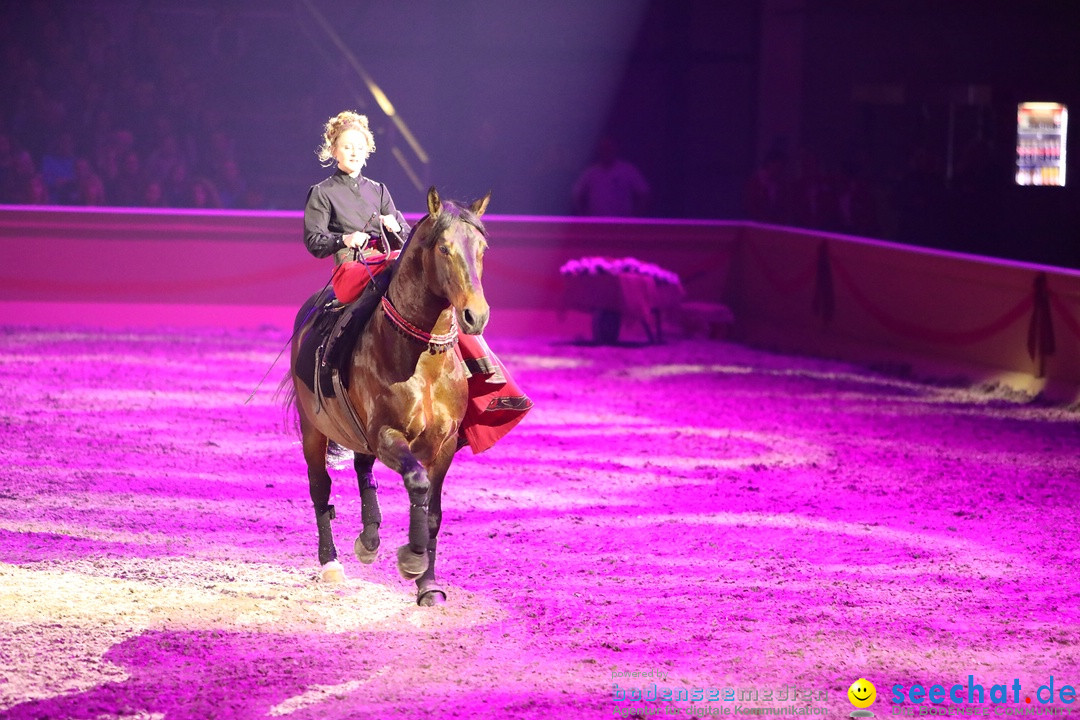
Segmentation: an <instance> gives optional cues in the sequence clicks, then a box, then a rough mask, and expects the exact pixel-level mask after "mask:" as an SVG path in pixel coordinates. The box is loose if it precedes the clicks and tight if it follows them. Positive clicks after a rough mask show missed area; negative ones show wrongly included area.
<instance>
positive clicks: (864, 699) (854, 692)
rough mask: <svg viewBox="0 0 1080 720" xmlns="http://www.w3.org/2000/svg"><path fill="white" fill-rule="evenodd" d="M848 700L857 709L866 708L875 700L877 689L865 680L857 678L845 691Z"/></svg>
mask: <svg viewBox="0 0 1080 720" xmlns="http://www.w3.org/2000/svg"><path fill="white" fill-rule="evenodd" d="M847 696H848V700H850V701H851V704H852V705H854V706H855V707H857V708H868V707H870V706H871V705H873V704H874V701H875V700H877V689H876V688H875V687H874V684H873V683H872V682H870V681H869V680H867V679H866V678H859V679H858V680H856V681H855V682H853V683H851V687H849V688H848V691H847Z"/></svg>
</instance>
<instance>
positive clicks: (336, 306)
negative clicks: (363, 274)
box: [296, 267, 394, 398]
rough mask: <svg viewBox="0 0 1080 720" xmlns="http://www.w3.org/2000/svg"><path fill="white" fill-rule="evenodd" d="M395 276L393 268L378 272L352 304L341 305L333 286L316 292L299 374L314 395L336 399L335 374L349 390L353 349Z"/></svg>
mask: <svg viewBox="0 0 1080 720" xmlns="http://www.w3.org/2000/svg"><path fill="white" fill-rule="evenodd" d="M393 275H394V269H393V267H391V268H389V269H387V270H385V271H383V272H380V273H378V274H377V275H375V277H374V278H373V279H372V280H371V281H369V282H368V283H367V285H366V287H364V290H363V292H361V293H360V297H359V298H358V299H357V300H356V301H354V302H351V303H348V304H343V303H341V302H339V301H338V299H337V296H336V295H335V294H334V291H333V289H332V288H330V287H326V288H323V289H322V290H321V291H319V292H317V293H315V295H313V296H311V298H309V299H308V301H307V303H305V307H307V308H309V309H308V315H309V316H310V317H311V324H310V328H309V330H308V332H307V334H306V335H305V336H304V339H303V340H302V341H301V342H300V350H299V354H298V356H297V359H296V374H297V377H299V378H300V379H301V380H302V381H303V382H304V384H305V385H307V387H308V389H309V390H311V391H312V392H313V393H316V394H319V395H321V396H322V397H326V398H331V397H335V396H336V394H337V393H336V391H335V383H334V373H335V372H336V373H337V374H338V378H339V380H340V383H341V386H342V388H344V389H348V387H349V370H350V362H349V360H350V358H351V355H352V349H353V348H354V347H356V341H357V339H358V338H359V337H360V333H362V332H363V331H364V328H365V327H366V326H367V323H368V321H369V320H370V319H371V316H372V315H374V314H375V308H376V307H378V305H379V301H380V300H381V299H382V296H383V295H385V294H386V289H387V288H388V287H390V281H391V280H392V279H393ZM316 383H317V384H318V386H319V387H318V390H316V388H315V386H316Z"/></svg>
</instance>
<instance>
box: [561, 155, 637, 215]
mask: <svg viewBox="0 0 1080 720" xmlns="http://www.w3.org/2000/svg"><path fill="white" fill-rule="evenodd" d="M573 198H574V212H576V213H577V214H578V215H599V216H607V217H630V216H641V215H644V214H645V213H646V212H647V211H648V209H649V203H650V200H651V197H650V190H649V183H648V182H646V180H645V176H644V175H642V174H641V171H640V170H638V169H637V168H636V167H635V166H634V165H633V164H631V163H630V162H628V161H626V160H622V159H620V158H619V149H618V146H617V145H616V144H615V141H614V140H613V139H611V138H610V137H604V138H601V139H600V142H599V144H598V146H597V150H596V162H594V163H593V164H592V165H590V166H589V167H587V168H585V171H584V172H583V173H581V175H580V176H579V177H578V179H577V182H575V183H574V191H573Z"/></svg>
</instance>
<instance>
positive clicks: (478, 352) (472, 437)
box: [457, 334, 533, 453]
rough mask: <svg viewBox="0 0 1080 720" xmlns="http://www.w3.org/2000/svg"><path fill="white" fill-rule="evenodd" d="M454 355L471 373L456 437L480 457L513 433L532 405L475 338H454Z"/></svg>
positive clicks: (466, 336)
mask: <svg viewBox="0 0 1080 720" xmlns="http://www.w3.org/2000/svg"><path fill="white" fill-rule="evenodd" d="M457 352H458V355H459V356H460V357H461V359H462V360H463V361H464V362H465V366H466V368H468V369H469V371H470V372H471V373H472V374H471V375H470V377H469V405H468V407H467V408H466V410H465V419H464V420H462V422H461V430H460V435H461V437H462V439H464V440H465V442H467V443H468V444H469V447H470V448H472V451H473V453H482V452H484V451H485V450H487V449H488V448H489V447H491V446H492V445H494V444H495V443H497V442H498V441H499V440H500V439H501V438H502V437H503V436H504V435H506V434H507V433H508V432H510V431H511V430H513V429H514V426H515V425H517V424H518V423H519V422H521V420H522V419H523V418H524V417H525V413H527V412H528V411H529V410H531V409H532V406H533V403H532V400H530V399H529V398H528V397H526V395H525V393H523V392H522V391H521V388H519V387H518V385H517V383H516V382H514V379H513V378H512V377H510V373H508V372H507V371H506V367H505V366H504V365H503V364H502V361H501V360H499V358H498V357H496V356H495V353H493V352H491V349H490V348H489V347H488V346H487V343H486V342H485V341H484V338H483V337H481V336H479V335H465V334H461V335H459V336H458V345H457Z"/></svg>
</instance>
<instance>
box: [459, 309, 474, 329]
mask: <svg viewBox="0 0 1080 720" xmlns="http://www.w3.org/2000/svg"><path fill="white" fill-rule="evenodd" d="M461 315H462V317H463V318H464V320H465V324H466V325H467V326H468V327H472V326H473V325H475V324H476V315H475V314H473V311H472V310H468V309H467V310H465V312H463V313H462V314H461Z"/></svg>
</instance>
